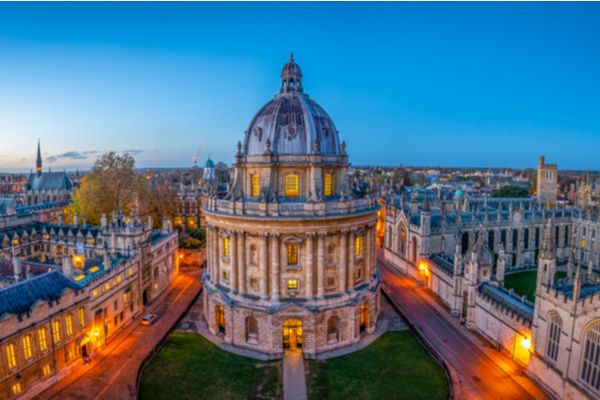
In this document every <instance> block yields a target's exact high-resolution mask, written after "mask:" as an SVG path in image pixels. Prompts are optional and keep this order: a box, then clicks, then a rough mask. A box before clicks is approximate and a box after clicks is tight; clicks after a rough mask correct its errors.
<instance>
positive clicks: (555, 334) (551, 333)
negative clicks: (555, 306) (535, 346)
mask: <svg viewBox="0 0 600 400" xmlns="http://www.w3.org/2000/svg"><path fill="white" fill-rule="evenodd" d="M561 327H562V320H561V319H560V316H559V315H558V314H556V313H553V314H552V315H551V316H550V318H549V321H548V339H547V341H546V356H547V357H548V358H549V359H551V360H552V361H556V359H557V357H558V349H559V347H558V346H559V344H560V330H561Z"/></svg>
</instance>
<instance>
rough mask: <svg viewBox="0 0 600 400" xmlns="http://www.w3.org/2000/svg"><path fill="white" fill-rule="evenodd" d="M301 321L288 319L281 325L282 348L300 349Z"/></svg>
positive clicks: (301, 336) (301, 338)
mask: <svg viewBox="0 0 600 400" xmlns="http://www.w3.org/2000/svg"><path fill="white" fill-rule="evenodd" d="M302 342H303V334H302V321H300V320H299V319H288V320H287V321H285V322H284V323H283V348H284V349H290V350H297V349H301V348H302Z"/></svg>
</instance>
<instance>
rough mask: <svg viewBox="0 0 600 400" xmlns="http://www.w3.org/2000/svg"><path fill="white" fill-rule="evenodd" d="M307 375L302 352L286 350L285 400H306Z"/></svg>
mask: <svg viewBox="0 0 600 400" xmlns="http://www.w3.org/2000/svg"><path fill="white" fill-rule="evenodd" d="M307 398H308V397H307V394H306V374H305V372H304V357H303V356H302V351H301V350H286V351H285V353H284V355H283V400H306V399H307Z"/></svg>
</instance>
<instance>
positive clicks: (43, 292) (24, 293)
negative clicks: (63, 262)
mask: <svg viewBox="0 0 600 400" xmlns="http://www.w3.org/2000/svg"><path fill="white" fill-rule="evenodd" d="M67 289H73V290H79V289H80V287H79V286H78V285H77V284H76V283H75V282H73V281H70V280H69V279H67V278H66V277H65V276H64V275H63V274H61V273H60V272H58V271H52V272H48V273H46V274H43V275H40V276H36V277H34V278H31V279H28V280H26V281H23V282H20V283H17V284H15V285H12V286H8V287H6V288H4V289H0V319H1V318H3V317H4V316H5V315H6V314H16V315H20V314H25V313H27V312H30V311H31V310H32V308H33V307H34V306H35V305H36V304H37V303H38V302H39V301H54V300H58V299H59V298H60V297H61V296H62V295H63V293H64V292H65V290H67Z"/></svg>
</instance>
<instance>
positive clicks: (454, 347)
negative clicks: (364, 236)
mask: <svg viewBox="0 0 600 400" xmlns="http://www.w3.org/2000/svg"><path fill="white" fill-rule="evenodd" d="M378 263H379V267H380V269H381V272H382V274H383V277H384V281H385V284H384V286H386V289H387V293H388V294H389V295H390V297H391V298H392V301H393V302H394V303H395V304H396V305H397V306H398V307H399V308H400V309H401V311H402V312H403V314H404V315H405V316H406V317H407V318H408V319H409V320H410V321H411V322H412V323H413V325H415V327H416V328H417V330H418V331H419V332H420V333H421V335H423V336H424V338H425V339H426V340H427V341H428V342H429V344H430V345H431V346H432V347H433V348H434V349H435V350H436V351H437V353H438V354H440V355H441V356H442V357H443V358H444V359H445V361H446V362H447V364H449V366H450V367H451V369H452V371H451V374H452V375H453V379H452V380H453V384H454V386H455V387H454V393H455V396H456V398H463V399H495V400H499V399H545V398H547V397H546V396H545V394H544V393H543V392H542V391H541V390H540V389H539V388H538V387H537V386H536V385H535V384H534V383H533V382H532V381H531V380H530V379H529V378H528V377H527V376H526V375H525V374H524V372H523V369H522V368H521V367H520V366H519V365H518V364H517V363H516V362H514V361H513V360H512V359H511V358H510V357H509V356H507V355H505V354H504V353H500V352H498V351H496V350H495V349H493V348H491V347H490V346H489V345H487V344H486V343H485V342H484V341H483V340H481V339H480V338H479V337H477V336H476V335H474V334H473V333H471V332H469V331H467V330H466V329H465V328H464V327H463V326H461V325H460V324H459V323H458V322H457V320H456V319H454V318H453V317H452V316H450V314H449V313H448V312H447V311H445V310H444V309H443V308H442V306H441V305H440V304H438V303H437V302H436V301H435V300H434V299H433V295H432V294H431V293H429V292H428V291H427V290H426V289H424V288H422V287H421V286H419V285H418V283H417V282H415V281H414V280H412V279H410V278H408V277H407V276H406V275H404V274H401V273H400V272H398V270H396V269H394V268H393V266H391V265H390V264H389V263H388V262H386V261H384V260H383V258H379V259H378Z"/></svg>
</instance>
